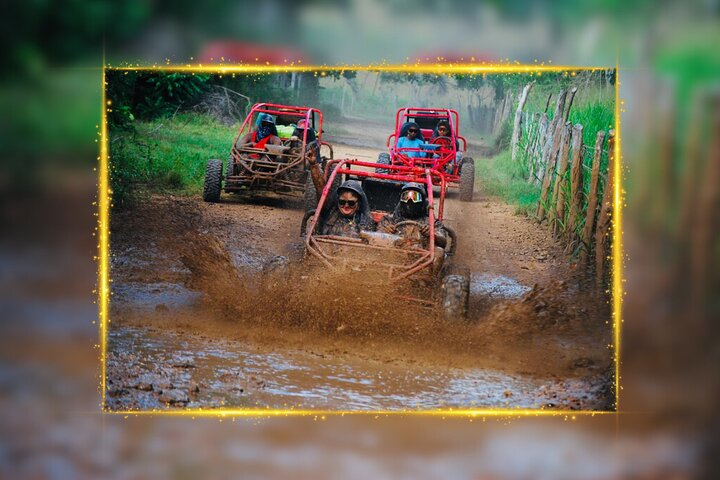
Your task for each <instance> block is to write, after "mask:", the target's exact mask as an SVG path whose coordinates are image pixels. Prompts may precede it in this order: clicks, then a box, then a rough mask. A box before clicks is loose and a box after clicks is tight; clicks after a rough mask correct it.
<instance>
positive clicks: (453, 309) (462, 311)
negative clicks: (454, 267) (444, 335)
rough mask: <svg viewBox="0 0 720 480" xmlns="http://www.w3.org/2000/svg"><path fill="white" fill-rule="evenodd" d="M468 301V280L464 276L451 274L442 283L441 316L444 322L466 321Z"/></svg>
mask: <svg viewBox="0 0 720 480" xmlns="http://www.w3.org/2000/svg"><path fill="white" fill-rule="evenodd" d="M469 299H470V279H469V278H468V277H467V276H465V275H458V274H451V275H447V276H446V277H445V278H443V282H442V314H443V318H445V320H451V321H457V320H465V319H467V311H468V302H469Z"/></svg>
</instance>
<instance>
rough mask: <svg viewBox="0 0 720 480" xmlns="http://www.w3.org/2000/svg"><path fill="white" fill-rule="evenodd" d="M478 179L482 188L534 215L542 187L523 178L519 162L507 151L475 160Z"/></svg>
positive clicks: (519, 210) (517, 210) (521, 210)
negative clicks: (513, 159) (515, 161)
mask: <svg viewBox="0 0 720 480" xmlns="http://www.w3.org/2000/svg"><path fill="white" fill-rule="evenodd" d="M475 165H476V172H477V173H476V175H477V179H478V180H479V181H480V185H481V186H482V189H483V190H484V191H485V192H486V193H488V194H490V195H494V196H497V197H499V198H501V199H502V200H504V201H505V202H507V203H509V204H511V205H514V206H515V207H516V209H515V211H516V213H519V214H524V215H532V214H533V213H534V212H535V207H536V206H537V202H538V200H539V199H540V187H539V186H536V185H533V184H529V183H527V181H526V180H525V179H524V178H523V176H522V174H521V172H520V171H519V167H518V166H517V164H513V163H512V161H511V159H510V152H509V151H505V152H502V153H500V154H499V155H497V156H495V157H493V158H490V159H481V160H477V161H476V162H475Z"/></svg>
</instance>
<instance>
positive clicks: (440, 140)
mask: <svg viewBox="0 0 720 480" xmlns="http://www.w3.org/2000/svg"><path fill="white" fill-rule="evenodd" d="M452 141H453V140H452V138H450V137H446V136H439V137H435V138H433V139H432V140H431V141H430V143H432V144H433V145H440V146H441V147H450V146H451V145H452Z"/></svg>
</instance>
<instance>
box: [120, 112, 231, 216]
mask: <svg viewBox="0 0 720 480" xmlns="http://www.w3.org/2000/svg"><path fill="white" fill-rule="evenodd" d="M238 128H239V125H235V126H233V127H228V126H226V125H223V124H221V123H218V122H217V121H215V120H214V119H212V118H211V117H208V116H204V115H198V114H182V115H177V116H174V117H172V118H166V119H158V120H154V121H150V122H135V124H134V129H133V131H131V132H111V133H110V166H111V185H112V189H113V201H114V203H115V204H116V205H117V206H122V205H123V204H124V203H125V202H126V201H128V200H129V199H131V197H132V196H133V194H134V193H136V192H137V191H138V190H149V191H173V192H176V193H180V194H194V193H198V192H199V191H200V190H201V188H202V182H203V178H204V171H205V164H206V162H207V161H208V160H209V159H211V158H219V159H222V160H225V159H226V158H227V156H228V154H229V152H230V146H231V144H232V142H233V140H234V139H235V136H236V135H237V131H238Z"/></svg>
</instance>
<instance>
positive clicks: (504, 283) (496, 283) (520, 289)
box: [470, 273, 532, 299]
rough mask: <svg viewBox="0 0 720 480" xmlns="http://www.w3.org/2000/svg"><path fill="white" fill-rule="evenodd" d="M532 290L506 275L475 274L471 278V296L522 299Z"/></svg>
mask: <svg viewBox="0 0 720 480" xmlns="http://www.w3.org/2000/svg"><path fill="white" fill-rule="evenodd" d="M530 290H532V288H530V287H528V286H526V285H521V284H520V283H518V281H517V280H515V279H513V278H510V277H506V276H505V275H492V274H487V273H483V274H475V273H473V274H472V275H471V277H470V295H476V296H480V295H482V296H486V297H489V298H491V299H507V298H520V297H522V296H523V295H525V294H526V293H528V292H529V291H530Z"/></svg>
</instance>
